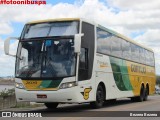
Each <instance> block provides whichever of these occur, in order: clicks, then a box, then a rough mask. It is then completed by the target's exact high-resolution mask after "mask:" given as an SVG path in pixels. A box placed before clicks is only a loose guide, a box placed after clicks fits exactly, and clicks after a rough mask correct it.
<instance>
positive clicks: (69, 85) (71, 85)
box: [59, 82, 77, 89]
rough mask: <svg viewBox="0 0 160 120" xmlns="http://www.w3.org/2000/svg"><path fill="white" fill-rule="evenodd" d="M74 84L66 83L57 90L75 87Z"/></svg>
mask: <svg viewBox="0 0 160 120" xmlns="http://www.w3.org/2000/svg"><path fill="white" fill-rule="evenodd" d="M76 85H77V84H76V82H67V83H62V84H61V85H60V87H59V89H65V88H71V87H74V86H76Z"/></svg>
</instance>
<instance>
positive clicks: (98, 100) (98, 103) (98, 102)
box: [90, 85, 105, 108]
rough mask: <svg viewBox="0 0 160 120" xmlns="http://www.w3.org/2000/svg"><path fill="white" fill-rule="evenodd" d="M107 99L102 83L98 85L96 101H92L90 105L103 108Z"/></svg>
mask: <svg viewBox="0 0 160 120" xmlns="http://www.w3.org/2000/svg"><path fill="white" fill-rule="evenodd" d="M104 100H105V90H104V89H103V87H102V86H101V85H98V88H97V92H96V101H94V102H91V103H90V105H91V107H92V108H101V107H102V106H103V103H104Z"/></svg>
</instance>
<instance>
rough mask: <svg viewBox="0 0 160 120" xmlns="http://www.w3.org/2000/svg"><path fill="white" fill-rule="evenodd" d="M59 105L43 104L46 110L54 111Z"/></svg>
mask: <svg viewBox="0 0 160 120" xmlns="http://www.w3.org/2000/svg"><path fill="white" fill-rule="evenodd" d="M58 104H59V103H44V105H45V106H46V107H47V108H48V109H56V108H57V106H58Z"/></svg>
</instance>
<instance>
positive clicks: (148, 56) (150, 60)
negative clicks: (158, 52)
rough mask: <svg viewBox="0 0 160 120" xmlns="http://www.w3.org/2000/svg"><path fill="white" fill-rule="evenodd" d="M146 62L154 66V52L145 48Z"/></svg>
mask: <svg viewBox="0 0 160 120" xmlns="http://www.w3.org/2000/svg"><path fill="white" fill-rule="evenodd" d="M145 56H146V64H147V65H150V66H154V54H153V53H152V52H150V51H148V50H145Z"/></svg>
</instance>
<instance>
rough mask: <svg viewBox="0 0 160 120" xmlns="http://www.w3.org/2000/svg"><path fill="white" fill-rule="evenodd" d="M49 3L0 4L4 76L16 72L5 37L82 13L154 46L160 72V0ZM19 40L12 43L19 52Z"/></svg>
mask: <svg viewBox="0 0 160 120" xmlns="http://www.w3.org/2000/svg"><path fill="white" fill-rule="evenodd" d="M46 2H47V4H46V5H0V76H10V75H14V70H15V58H13V57H10V56H6V55H5V54H4V40H5V39H6V38H7V37H19V36H20V34H21V31H22V29H23V26H24V24H25V23H26V22H29V21H33V20H40V19H52V18H71V17H80V18H85V19H88V20H92V21H94V22H96V23H98V24H101V25H102V26H105V27H107V28H109V29H112V30H115V31H117V32H118V33H121V34H123V35H125V36H127V37H129V38H131V39H133V40H135V41H136V42H138V43H140V44H143V45H144V46H147V47H149V48H151V49H153V50H154V53H155V62H156V74H160V48H159V47H160V7H159V5H160V0H152V2H151V0H130V1H129V0H46ZM16 45H17V42H12V43H11V51H12V52H13V53H15V51H16Z"/></svg>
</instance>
